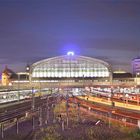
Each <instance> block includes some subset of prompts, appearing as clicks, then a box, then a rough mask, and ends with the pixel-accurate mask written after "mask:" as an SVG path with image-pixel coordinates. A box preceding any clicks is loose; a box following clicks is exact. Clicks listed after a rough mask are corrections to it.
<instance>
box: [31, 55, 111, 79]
mask: <svg viewBox="0 0 140 140" xmlns="http://www.w3.org/2000/svg"><path fill="white" fill-rule="evenodd" d="M50 79H51V80H52V79H54V80H68V79H90V80H91V79H92V80H97V79H100V80H101V79H102V80H103V79H104V80H109V81H112V69H111V66H110V65H109V64H108V63H107V62H105V61H102V60H99V59H95V58H90V57H85V56H79V55H73V54H68V55H64V56H58V57H53V58H48V59H44V60H41V61H38V62H36V63H34V64H32V65H31V67H30V80H31V81H37V80H42V81H43V80H44V81H45V80H46V81H47V80H50Z"/></svg>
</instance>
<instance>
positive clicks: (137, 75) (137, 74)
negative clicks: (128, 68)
mask: <svg viewBox="0 0 140 140" xmlns="http://www.w3.org/2000/svg"><path fill="white" fill-rule="evenodd" d="M139 75H140V73H139V72H137V73H136V84H138V77H139Z"/></svg>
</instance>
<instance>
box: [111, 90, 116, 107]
mask: <svg viewBox="0 0 140 140" xmlns="http://www.w3.org/2000/svg"><path fill="white" fill-rule="evenodd" d="M113 90H114V88H113V87H111V104H112V107H114V105H115V104H114V102H113V96H114V91H113Z"/></svg>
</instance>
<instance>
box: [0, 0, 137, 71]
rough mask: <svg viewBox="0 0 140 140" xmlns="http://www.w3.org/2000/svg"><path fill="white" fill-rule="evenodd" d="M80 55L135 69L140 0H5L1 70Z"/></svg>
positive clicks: (0, 15)
mask: <svg viewBox="0 0 140 140" xmlns="http://www.w3.org/2000/svg"><path fill="white" fill-rule="evenodd" d="M69 50H71V51H72V50H73V51H74V52H75V54H78V55H84V56H89V57H95V58H99V59H103V60H105V61H107V62H109V63H111V64H112V66H113V69H114V70H116V69H123V70H126V71H130V72H131V60H132V59H133V58H134V57H137V56H139V55H140V0H0V71H2V70H3V69H4V67H5V65H8V67H9V68H11V69H13V70H14V71H25V66H26V64H27V63H29V64H32V63H33V62H36V61H38V60H41V59H44V58H48V57H54V56H59V55H65V54H66V53H67V51H69Z"/></svg>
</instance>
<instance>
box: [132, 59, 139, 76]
mask: <svg viewBox="0 0 140 140" xmlns="http://www.w3.org/2000/svg"><path fill="white" fill-rule="evenodd" d="M132 72H133V75H135V76H136V75H137V74H138V75H139V74H140V57H137V58H134V59H133V60H132Z"/></svg>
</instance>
